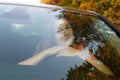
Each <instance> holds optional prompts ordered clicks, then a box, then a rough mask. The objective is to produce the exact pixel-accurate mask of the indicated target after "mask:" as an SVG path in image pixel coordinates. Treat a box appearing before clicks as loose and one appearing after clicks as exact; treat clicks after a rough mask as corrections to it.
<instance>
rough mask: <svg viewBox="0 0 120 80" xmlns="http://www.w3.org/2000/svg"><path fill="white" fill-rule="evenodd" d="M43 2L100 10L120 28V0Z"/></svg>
mask: <svg viewBox="0 0 120 80" xmlns="http://www.w3.org/2000/svg"><path fill="white" fill-rule="evenodd" d="M42 2H43V3H47V4H53V5H59V6H66V7H71V8H77V9H81V10H92V11H95V12H98V13H100V14H102V15H103V16H104V17H106V18H107V19H109V20H110V21H111V22H112V23H114V24H115V25H116V26H117V28H118V29H120V0H42Z"/></svg>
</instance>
